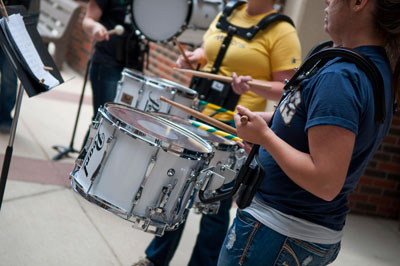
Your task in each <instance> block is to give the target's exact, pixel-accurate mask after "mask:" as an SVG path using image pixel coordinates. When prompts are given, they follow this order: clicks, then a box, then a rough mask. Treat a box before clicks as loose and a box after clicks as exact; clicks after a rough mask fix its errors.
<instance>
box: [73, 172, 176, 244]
mask: <svg viewBox="0 0 400 266" xmlns="http://www.w3.org/2000/svg"><path fill="white" fill-rule="evenodd" d="M70 177H71V187H72V189H73V190H74V191H75V193H77V194H78V195H80V196H81V197H83V198H84V199H86V200H87V201H88V202H90V203H92V204H94V205H96V206H98V207H100V208H101V209H103V210H105V211H106V212H108V213H111V214H113V215H115V216H118V217H119V218H122V219H124V220H126V221H128V222H131V223H133V225H132V226H134V227H136V226H137V225H139V223H138V222H143V223H144V224H146V230H145V229H143V228H142V227H136V228H138V229H140V230H142V231H143V232H148V233H152V234H155V235H160V236H161V235H162V234H163V233H164V232H165V231H166V230H168V228H171V227H175V226H178V225H180V224H181V223H182V222H183V221H179V222H175V223H171V224H169V223H167V222H160V221H153V220H152V219H150V218H149V217H143V216H139V215H135V214H132V213H130V212H129V211H125V210H124V209H122V208H120V207H118V206H115V205H114V204H112V203H109V202H107V201H106V200H103V199H101V198H99V197H96V196H95V195H91V194H88V193H85V192H83V191H82V190H83V189H82V185H81V184H80V183H79V181H78V180H76V179H75V174H74V173H71V174H70ZM183 220H184V219H183ZM150 225H152V226H155V227H156V228H157V229H159V230H157V231H153V230H148V229H147V228H149V226H150Z"/></svg>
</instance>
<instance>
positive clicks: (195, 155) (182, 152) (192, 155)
mask: <svg viewBox="0 0 400 266" xmlns="http://www.w3.org/2000/svg"><path fill="white" fill-rule="evenodd" d="M112 106H116V107H121V108H123V109H130V110H133V111H136V112H139V113H142V114H144V115H147V116H149V117H152V118H154V119H157V120H159V121H161V122H162V123H164V124H166V123H165V121H164V120H161V119H160V118H159V117H156V116H153V115H151V114H149V113H148V112H144V111H142V110H139V109H137V108H134V107H131V106H127V105H124V104H119V103H110V102H108V103H105V105H104V107H102V108H99V112H100V114H101V115H102V116H103V118H104V119H106V120H107V121H108V122H110V123H111V124H112V126H115V127H117V128H119V129H122V130H121V131H123V132H124V133H126V134H127V135H128V136H131V137H133V138H135V139H141V140H143V141H145V142H147V143H149V144H150V145H153V146H157V147H160V148H162V149H163V150H164V151H166V152H171V153H173V154H176V155H179V157H182V158H187V159H198V160H200V159H208V158H210V157H211V156H212V154H213V148H212V146H211V145H210V144H209V143H208V142H207V141H205V140H204V139H202V138H200V137H199V136H197V135H196V134H194V133H192V132H190V131H189V130H182V129H181V128H178V127H177V126H176V125H174V124H172V123H171V122H169V123H167V125H168V126H172V127H173V128H175V129H177V131H181V132H180V133H182V134H184V135H186V136H190V137H191V138H193V139H194V140H196V141H197V142H198V143H199V144H201V146H203V148H204V149H206V150H207V151H208V152H201V151H193V150H190V149H188V148H185V147H182V146H181V145H177V144H174V143H173V142H168V141H163V140H161V139H159V138H157V137H154V136H152V135H151V134H150V133H146V132H143V131H142V130H140V129H138V128H136V127H135V126H133V125H130V124H128V123H127V122H125V121H124V120H122V119H120V118H118V117H117V116H116V115H114V114H112V113H111V112H110V111H109V110H108V107H112ZM116 122H119V123H118V124H117V123H116ZM130 129H134V131H135V132H140V133H142V134H143V136H140V135H138V134H135V133H134V132H132V131H131V130H130ZM182 131H183V132H182ZM148 136H150V138H145V137H148Z"/></svg>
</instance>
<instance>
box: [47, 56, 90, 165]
mask: <svg viewBox="0 0 400 266" xmlns="http://www.w3.org/2000/svg"><path fill="white" fill-rule="evenodd" d="M90 62H91V60H88V62H87V65H86V71H85V79H84V81H83V87H82V93H81V97H80V99H79V105H78V111H77V113H76V118H75V125H74V130H73V131H72V138H71V142H70V144H69V147H65V146H62V145H54V146H53V147H52V148H53V149H55V150H56V151H58V152H59V153H58V154H57V155H55V156H54V157H53V161H58V160H60V159H62V158H64V157H69V153H71V152H72V153H79V151H77V150H75V149H74V140H75V134H76V128H77V126H78V121H79V116H80V113H81V108H82V103H83V98H84V96H85V88H86V82H87V79H88V74H89V66H90Z"/></svg>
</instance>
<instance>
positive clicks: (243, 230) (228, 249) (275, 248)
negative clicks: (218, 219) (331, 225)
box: [218, 210, 340, 266]
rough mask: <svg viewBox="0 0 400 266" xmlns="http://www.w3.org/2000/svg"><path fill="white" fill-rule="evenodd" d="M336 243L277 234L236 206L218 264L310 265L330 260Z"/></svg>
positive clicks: (338, 247)
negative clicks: (327, 243)
mask: <svg viewBox="0 0 400 266" xmlns="http://www.w3.org/2000/svg"><path fill="white" fill-rule="evenodd" d="M339 250H340V242H339V243H337V244H330V245H324V244H316V243H311V242H307V241H302V240H298V239H294V238H290V237H287V236H284V235H281V234H279V233H277V232H275V231H274V230H272V229H270V228H268V227H266V226H264V225H263V224H261V223H260V222H258V221H257V220H255V219H254V218H253V217H252V216H251V215H249V214H248V213H246V212H242V211H240V210H238V212H237V214H236V218H235V220H234V222H233V225H232V226H231V228H230V229H229V232H228V235H227V236H226V238H225V241H224V244H223V247H222V249H221V253H220V255H219V259H218V265H220V266H228V265H251V266H253V265H257V266H260V265H265V266H275V265H276V266H287V265H290V266H301V265H307V266H314V265H318V266H320V265H327V264H329V263H331V262H333V261H334V260H335V259H336V257H337V255H338V253H339Z"/></svg>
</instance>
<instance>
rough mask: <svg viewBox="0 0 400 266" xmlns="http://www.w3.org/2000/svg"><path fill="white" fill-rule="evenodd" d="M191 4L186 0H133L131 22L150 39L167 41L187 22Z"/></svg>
mask: <svg viewBox="0 0 400 266" xmlns="http://www.w3.org/2000/svg"><path fill="white" fill-rule="evenodd" d="M191 6H192V2H191V1H188V0H168V1H166V0H133V1H132V14H133V23H134V24H135V26H136V28H137V29H138V30H139V31H140V32H141V33H142V34H143V35H144V36H145V37H146V38H147V39H149V40H150V41H155V42H161V41H168V40H170V39H172V38H173V37H174V36H176V35H178V34H179V33H180V32H181V31H182V29H183V27H184V26H186V24H187V23H188V20H189V18H190V12H191Z"/></svg>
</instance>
